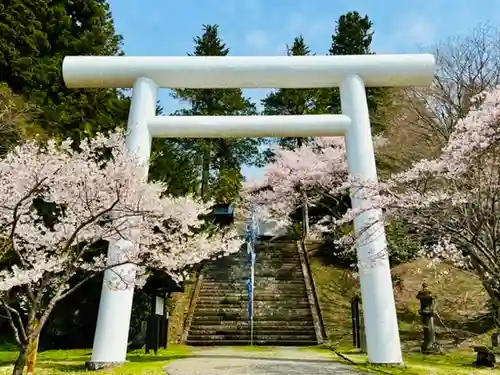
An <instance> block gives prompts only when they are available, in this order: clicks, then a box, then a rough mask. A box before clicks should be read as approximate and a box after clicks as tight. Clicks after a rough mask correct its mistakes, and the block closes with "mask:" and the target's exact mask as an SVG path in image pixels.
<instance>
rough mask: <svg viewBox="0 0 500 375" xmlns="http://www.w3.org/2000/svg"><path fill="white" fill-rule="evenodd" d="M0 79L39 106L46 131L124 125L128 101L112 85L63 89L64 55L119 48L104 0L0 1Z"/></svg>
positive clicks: (75, 134)
mask: <svg viewBox="0 0 500 375" xmlns="http://www.w3.org/2000/svg"><path fill="white" fill-rule="evenodd" d="M0 15H1V16H0V35H2V38H0V82H5V83H7V84H8V85H9V87H10V88H11V89H12V91H13V92H14V93H15V94H20V95H23V96H25V98H26V99H27V100H28V101H29V102H32V103H34V104H36V105H37V106H39V107H40V109H41V111H40V112H39V116H38V118H37V119H36V120H37V123H39V125H40V126H41V127H43V128H44V129H45V131H46V132H47V133H48V134H49V135H51V136H57V137H61V138H65V137H71V138H74V139H79V138H82V137H85V136H89V135H93V134H95V133H96V132H97V131H106V130H109V129H112V128H115V127H117V126H119V125H123V124H124V123H125V121H126V119H127V113H128V106H129V101H128V100H127V99H125V98H124V97H123V96H121V95H120V94H119V93H118V92H117V90H110V89H98V90H86V89H78V90H75V89H68V88H67V87H66V86H65V84H64V82H63V77H62V61H63V58H64V57H65V56H68V55H116V54H120V53H121V51H120V45H121V41H122V39H121V36H119V35H117V34H116V33H115V29H114V26H113V21H112V18H111V13H110V10H109V5H108V4H107V2H106V1H105V0H72V1H67V0H66V1H63V0H58V1H54V0H11V1H4V2H3V4H0Z"/></svg>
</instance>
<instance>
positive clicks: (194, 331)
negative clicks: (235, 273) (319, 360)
mask: <svg viewBox="0 0 500 375" xmlns="http://www.w3.org/2000/svg"><path fill="white" fill-rule="evenodd" d="M253 333H254V335H256V336H259V335H262V336H264V335H265V336H308V337H310V338H311V339H313V340H314V339H315V338H316V333H315V331H314V327H304V328H303V329H297V330H294V331H293V332H292V331H290V330H285V329H276V330H275V329H269V328H255V327H254V329H253ZM246 334H250V327H248V328H247V329H245V330H242V329H238V328H220V327H213V328H211V329H201V328H199V327H193V328H191V330H190V331H189V335H190V336H204V335H207V336H210V335H228V336H237V335H246Z"/></svg>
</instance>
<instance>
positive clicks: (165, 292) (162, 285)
mask: <svg viewBox="0 0 500 375" xmlns="http://www.w3.org/2000/svg"><path fill="white" fill-rule="evenodd" d="M144 289H145V291H146V292H147V293H148V294H149V296H150V301H151V313H150V316H149V318H148V321H147V328H146V342H145V348H146V353H149V352H150V351H151V350H153V351H154V353H155V355H157V354H158V349H159V348H160V347H163V348H165V349H166V348H167V347H168V328H169V311H168V308H167V303H166V298H165V297H168V296H169V295H170V293H173V292H183V291H184V290H183V288H182V287H181V286H179V285H178V284H177V283H175V282H174V281H173V280H172V278H171V277H170V276H168V275H166V274H159V273H154V274H153V275H152V276H150V277H149V279H148V282H147V283H146V285H145V286H144Z"/></svg>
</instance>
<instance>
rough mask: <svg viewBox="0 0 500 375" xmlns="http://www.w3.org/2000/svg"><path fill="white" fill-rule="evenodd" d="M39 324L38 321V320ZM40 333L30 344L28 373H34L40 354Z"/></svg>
mask: <svg viewBox="0 0 500 375" xmlns="http://www.w3.org/2000/svg"><path fill="white" fill-rule="evenodd" d="M36 324H38V321H36ZM39 338H40V335H38V336H36V337H35V338H34V339H33V341H31V342H30V344H29V345H28V371H27V375H34V374H35V368H36V356H37V354H38V339H39Z"/></svg>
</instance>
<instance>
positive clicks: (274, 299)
mask: <svg viewBox="0 0 500 375" xmlns="http://www.w3.org/2000/svg"><path fill="white" fill-rule="evenodd" d="M253 298H254V299H253V300H254V303H265V304H269V305H271V306H272V304H279V305H281V304H283V303H287V304H288V303H289V304H292V305H294V306H295V304H297V303H299V304H308V303H309V302H308V300H307V299H306V298H305V295H304V296H303V295H300V296H295V297H293V298H288V297H286V296H275V295H264V296H263V295H260V294H255V295H254V297H253ZM225 299H227V301H226V302H222V301H224V300H225ZM196 304H197V306H198V305H202V304H221V305H232V304H233V305H234V304H244V306H246V305H247V304H248V296H246V295H245V296H236V297H231V298H229V297H225V296H207V295H203V296H199V297H198V299H197V301H196Z"/></svg>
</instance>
